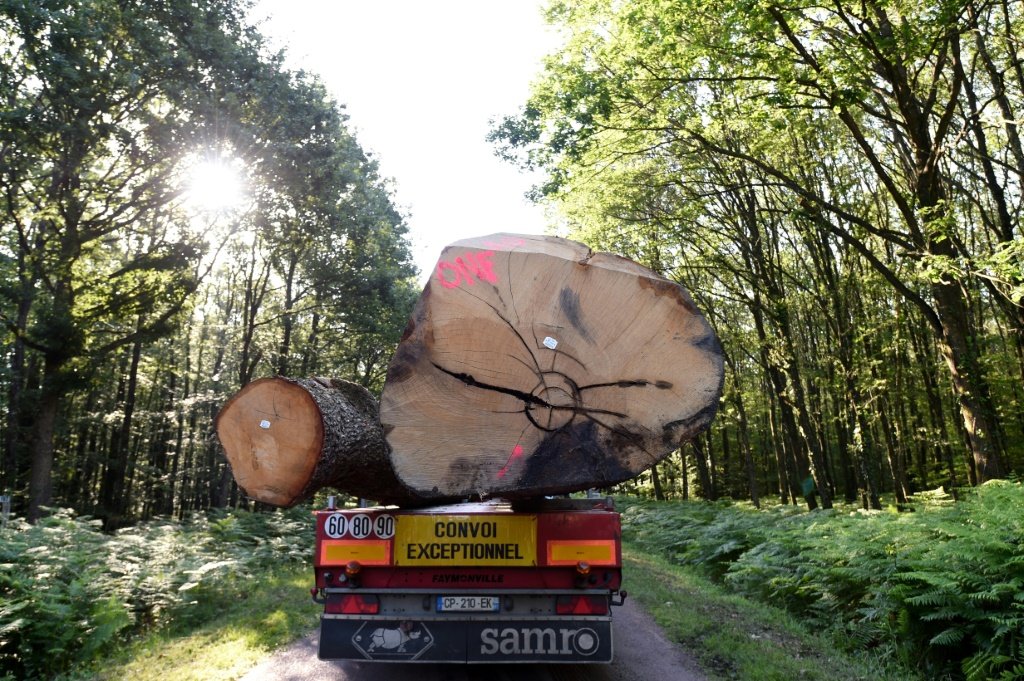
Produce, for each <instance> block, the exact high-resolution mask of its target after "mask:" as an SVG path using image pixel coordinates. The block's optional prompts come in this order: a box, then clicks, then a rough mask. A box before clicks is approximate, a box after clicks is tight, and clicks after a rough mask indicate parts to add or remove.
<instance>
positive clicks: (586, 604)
mask: <svg viewBox="0 0 1024 681" xmlns="http://www.w3.org/2000/svg"><path fill="white" fill-rule="evenodd" d="M555 613H556V614H559V615H607V614H608V597H607V596H559V597H558V600H557V601H555Z"/></svg>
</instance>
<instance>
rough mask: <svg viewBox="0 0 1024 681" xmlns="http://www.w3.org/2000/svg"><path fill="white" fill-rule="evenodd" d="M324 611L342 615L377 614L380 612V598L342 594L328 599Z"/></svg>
mask: <svg viewBox="0 0 1024 681" xmlns="http://www.w3.org/2000/svg"><path fill="white" fill-rule="evenodd" d="M324 612H328V613H332V614H342V615H376V614H377V613H379V612H380V599H379V598H377V597H376V596H372V595H369V596H368V595H364V594H342V595H341V597H340V598H337V600H335V598H334V597H332V598H329V599H328V600H327V605H326V606H325V607H324Z"/></svg>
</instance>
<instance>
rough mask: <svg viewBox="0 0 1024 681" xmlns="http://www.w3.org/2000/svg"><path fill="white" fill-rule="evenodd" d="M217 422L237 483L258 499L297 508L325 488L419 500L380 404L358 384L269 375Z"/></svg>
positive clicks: (250, 387)
mask: <svg viewBox="0 0 1024 681" xmlns="http://www.w3.org/2000/svg"><path fill="white" fill-rule="evenodd" d="M214 425H215V427H216V430H217V437H218V438H219V439H220V442H221V444H222V445H223V446H224V453H225V455H226V456H227V460H228V463H229V464H230V466H231V472H232V474H233V475H234V477H235V482H237V483H238V486H239V487H240V488H241V489H242V490H243V491H244V492H245V494H246V495H247V496H249V497H251V498H253V499H255V500H257V501H262V502H264V503H267V504H271V505H273V506H279V507H282V508H289V507H291V506H294V505H295V504H297V503H299V502H301V501H304V500H306V499H308V498H310V497H312V496H313V494H315V493H316V492H317V490H319V489H321V488H324V487H333V488H335V489H337V490H338V491H339V492H343V493H347V494H352V495H354V496H358V497H362V498H366V499H373V500H375V501H379V502H381V503H404V504H408V503H411V502H414V501H415V499H416V497H415V495H413V494H412V493H411V492H410V491H409V490H408V489H407V488H406V487H405V486H404V485H403V484H402V483H401V482H399V481H398V478H397V477H396V476H395V473H394V470H393V469H392V467H391V462H390V459H389V457H388V445H387V443H386V442H385V440H384V434H383V432H382V430H381V425H380V420H379V417H378V411H377V401H376V400H375V399H374V398H373V396H372V395H371V394H370V392H369V391H368V390H366V388H364V387H362V386H361V385H358V384H356V383H351V382H349V381H343V380H340V379H325V378H307V379H289V378H284V377H280V376H278V377H273V378H262V379H259V380H256V381H253V382H252V383H249V384H248V385H246V386H245V387H244V388H242V389H241V390H240V391H238V392H237V393H236V394H235V395H234V396H232V397H231V399H230V400H228V402H227V403H226V404H225V405H224V407H223V408H222V409H221V410H220V413H218V414H217V418H216V420H215V422H214Z"/></svg>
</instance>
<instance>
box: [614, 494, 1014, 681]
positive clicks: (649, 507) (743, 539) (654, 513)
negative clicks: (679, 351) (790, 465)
mask: <svg viewBox="0 0 1024 681" xmlns="http://www.w3.org/2000/svg"><path fill="white" fill-rule="evenodd" d="M620 506H621V507H622V508H623V534H624V537H625V538H626V539H627V541H629V542H630V543H631V544H632V545H634V546H636V547H637V549H639V550H640V551H643V552H645V553H648V554H655V555H659V556H662V557H664V558H665V560H667V561H668V562H670V563H673V564H675V565H679V566H684V567H685V568H687V569H688V570H691V571H698V572H699V573H700V574H701V575H704V576H706V577H707V578H708V579H711V580H714V581H715V582H716V583H717V584H720V585H722V587H723V588H725V589H728V590H729V591H730V592H731V593H734V594H737V595H742V596H744V597H747V598H750V599H755V600H758V601H760V602H763V603H767V604H771V605H773V606H775V607H778V608H782V609H785V610H786V611H787V612H789V613H790V614H792V615H793V616H794V617H796V618H798V619H799V620H800V621H801V622H803V624H804V626H805V628H806V629H807V630H809V631H815V632H821V633H823V634H824V635H826V636H828V637H829V640H830V641H831V642H832V644H833V645H834V646H835V647H837V648H838V649H841V650H844V651H848V652H851V653H855V654H861V655H869V656H870V657H871V659H872V660H874V661H875V663H876V664H879V665H883V666H884V667H886V668H888V669H890V670H893V669H906V670H910V671H913V672H914V673H917V674H919V675H921V677H922V678H927V679H963V678H966V679H969V680H970V681H981V680H983V679H1001V680H1005V681H1009V680H1010V679H1021V678H1024V643H1022V641H1024V634H1022V632H1024V489H1022V487H1021V485H1020V483H1015V482H1006V481H994V482H990V483H987V484H986V485H983V486H982V487H980V488H977V489H975V490H971V491H970V492H967V493H965V495H964V497H963V498H962V500H961V501H959V502H956V503H954V502H953V501H952V500H950V499H949V498H948V497H947V496H946V495H945V494H943V493H942V492H941V491H937V492H931V493H928V494H922V495H918V496H917V497H915V498H914V499H913V500H912V503H911V505H910V507H911V508H912V509H913V511H914V512H904V513H896V512H886V511H873V512H868V511H861V510H850V509H845V510H837V509H834V510H830V511H814V512H807V511H804V510H801V509H799V508H794V507H783V506H777V507H773V508H768V509H765V510H757V509H754V508H753V507H751V506H749V505H746V504H730V503H704V502H681V503H665V502H662V503H647V502H636V501H631V500H624V501H623V502H622V503H621V504H620ZM738 678H744V677H738Z"/></svg>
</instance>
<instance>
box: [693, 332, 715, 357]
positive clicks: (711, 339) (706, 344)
mask: <svg viewBox="0 0 1024 681" xmlns="http://www.w3.org/2000/svg"><path fill="white" fill-rule="evenodd" d="M693 346H694V347H695V348H700V349H701V350H703V351H704V352H710V353H711V354H713V355H721V354H722V344H721V343H720V342H719V341H718V336H716V335H715V332H714V331H709V332H708V333H707V335H706V336H704V337H702V338H700V339H698V340H695V341H693Z"/></svg>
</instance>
